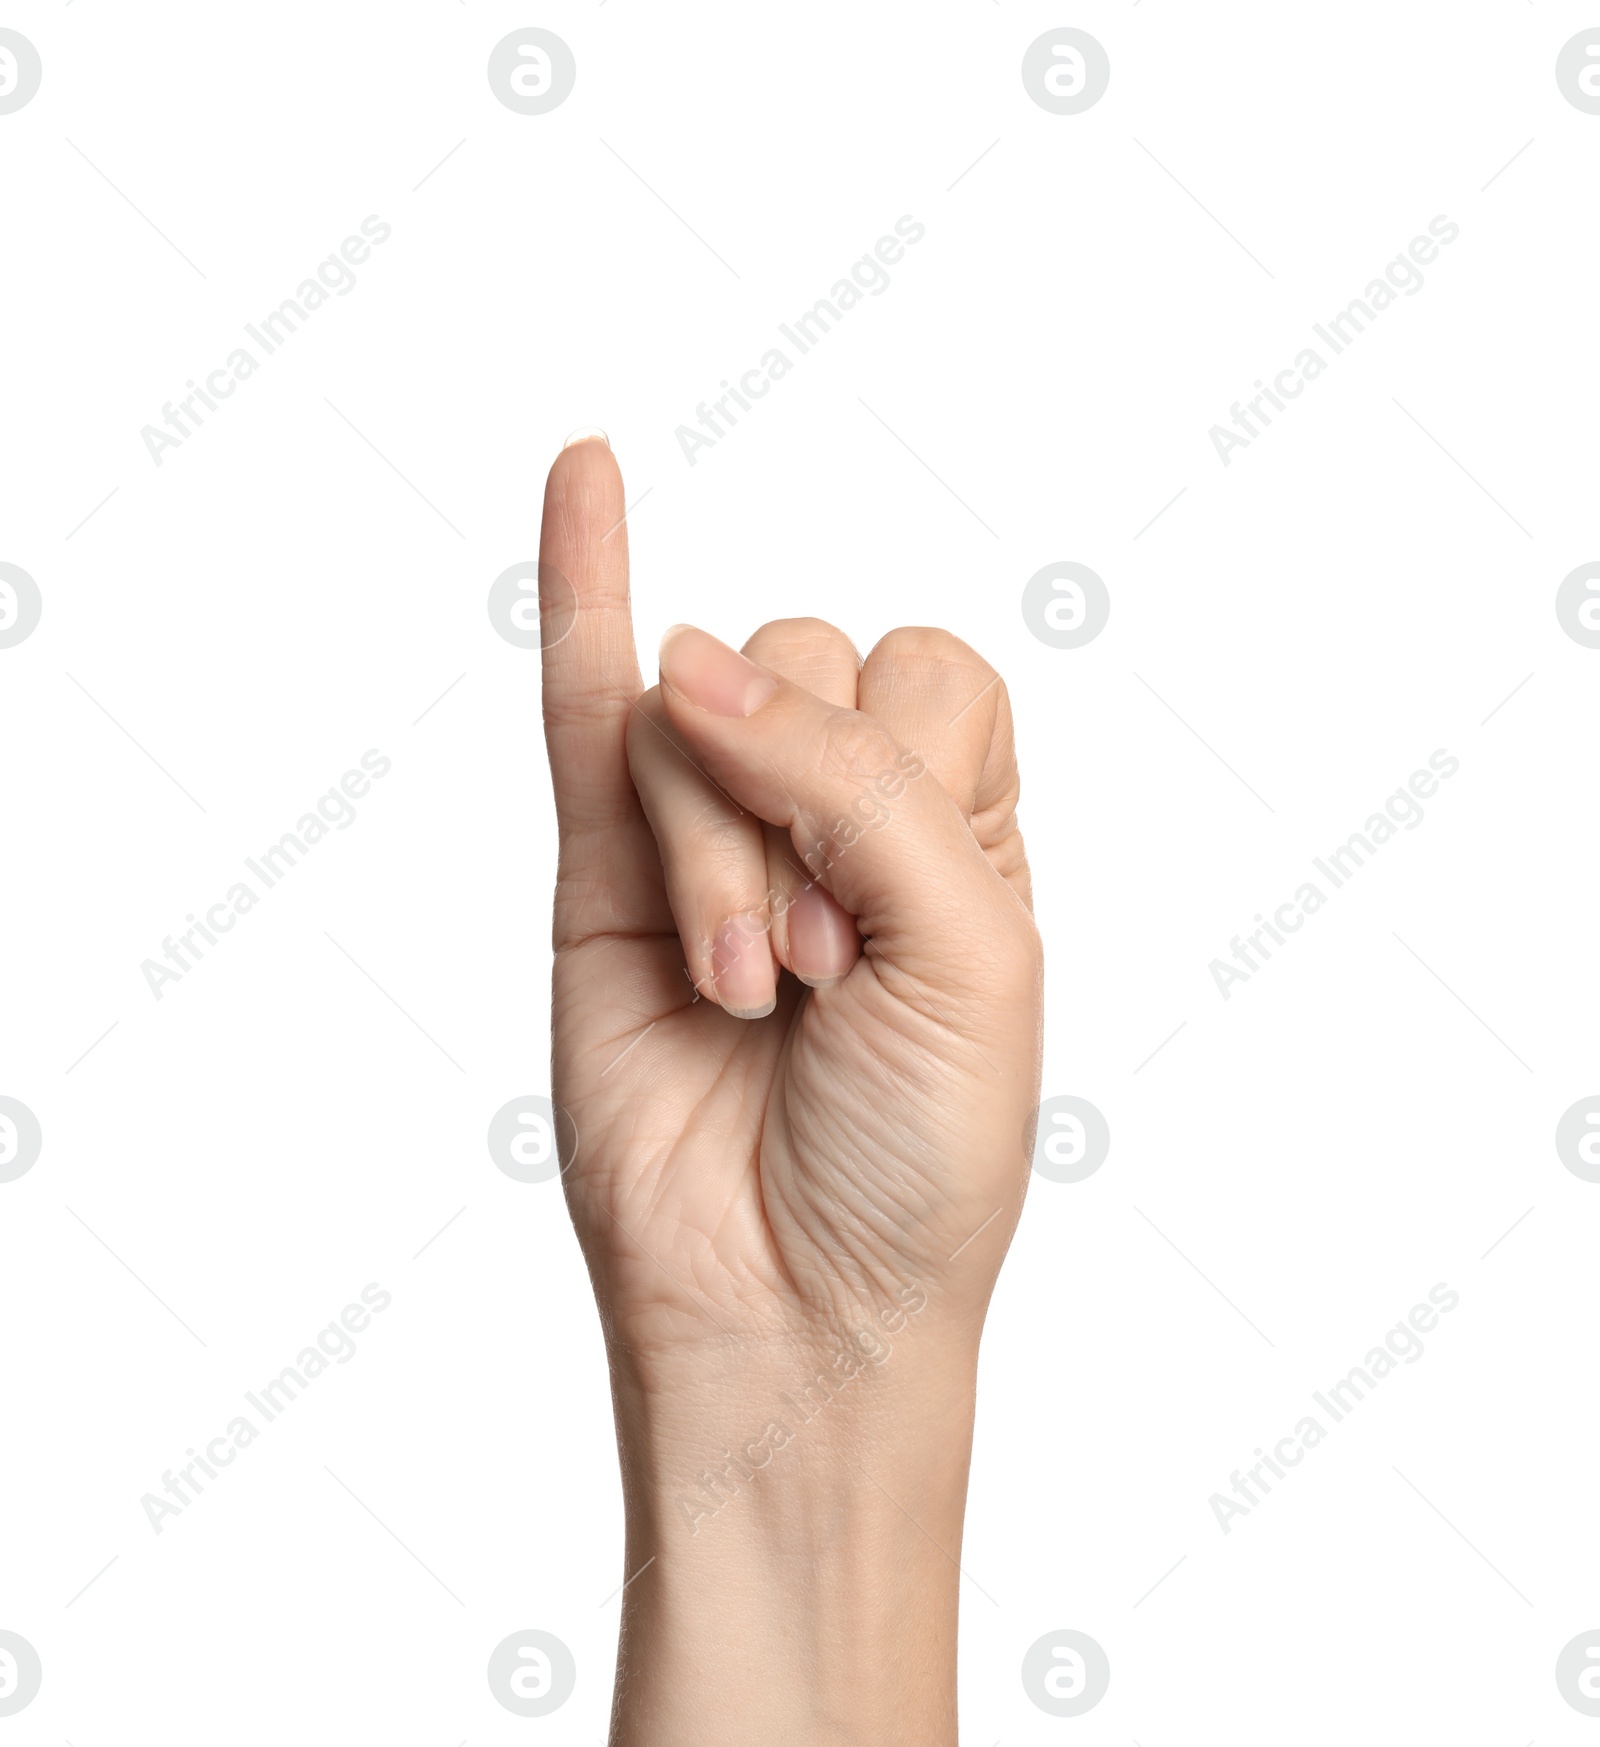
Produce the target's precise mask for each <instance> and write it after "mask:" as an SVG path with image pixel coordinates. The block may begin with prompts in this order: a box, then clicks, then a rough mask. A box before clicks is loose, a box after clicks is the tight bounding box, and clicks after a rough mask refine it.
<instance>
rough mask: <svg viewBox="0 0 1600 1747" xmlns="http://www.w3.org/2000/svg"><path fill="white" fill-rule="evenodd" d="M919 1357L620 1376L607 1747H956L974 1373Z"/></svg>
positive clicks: (966, 1364) (961, 1364)
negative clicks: (624, 1578)
mask: <svg viewBox="0 0 1600 1747" xmlns="http://www.w3.org/2000/svg"><path fill="white" fill-rule="evenodd" d="M917 1357H919V1358H921V1359H922V1360H923V1363H922V1364H921V1365H918V1366H914V1365H913V1355H912V1354H911V1353H906V1354H905V1355H904V1356H901V1355H900V1354H899V1353H896V1354H895V1355H894V1356H893V1360H892V1363H891V1362H885V1363H883V1364H881V1365H867V1366H863V1367H862V1369H861V1370H860V1371H859V1372H858V1373H857V1374H856V1375H855V1376H854V1377H852V1378H850V1379H848V1380H843V1381H841V1380H840V1378H839V1377H838V1375H837V1374H836V1373H830V1372H828V1371H827V1370H825V1369H824V1367H823V1366H822V1365H820V1364H816V1363H812V1362H809V1361H808V1362H799V1363H791V1364H785V1365H769V1364H766V1363H763V1364H761V1365H760V1366H758V1367H757V1368H756V1370H755V1372H754V1373H753V1374H750V1373H746V1374H745V1375H743V1376H742V1377H741V1378H740V1379H739V1380H738V1381H737V1382H734V1381H732V1379H731V1378H730V1379H728V1380H725V1381H717V1382H715V1383H708V1382H707V1380H706V1379H704V1378H703V1377H702V1378H697V1379H696V1380H695V1382H694V1383H693V1384H692V1385H685V1386H683V1387H680V1388H678V1389H676V1390H671V1391H663V1390H661V1389H659V1388H656V1387H651V1388H644V1387H642V1386H640V1385H639V1384H638V1383H637V1381H636V1380H633V1379H631V1378H629V1377H627V1376H626V1375H623V1376H620V1377H619V1379H618V1382H617V1391H616V1393H617V1406H618V1427H619V1445H620V1448H621V1453H622V1461H623V1474H624V1489H625V1493H626V1496H627V1511H628V1536H627V1572H628V1576H629V1578H630V1581H629V1583H628V1586H627V1588H626V1589H625V1591H624V1593H623V1614H622V1640H621V1647H620V1652H619V1658H618V1669H617V1697H616V1706H615V1714H614V1720H613V1734H612V1742H613V1747H748V1743H749V1742H751V1741H761V1742H763V1743H766V1744H768V1747H789V1744H791V1743H792V1744H793V1747H835V1744H837V1747H846V1744H850V1747H854V1744H855V1743H872V1744H873V1747H884V1744H888V1747H893V1744H895V1743H900V1742H904V1743H906V1744H907V1747H953V1744H954V1743H955V1740H956V1693H955V1670H956V1612H957V1602H958V1586H959V1584H960V1581H961V1577H960V1572H959V1570H958V1568H957V1564H956V1561H957V1560H958V1559H959V1558H960V1549H961V1524H962V1513H963V1509H964V1506H965V1499H966V1484H967V1468H968V1461H969V1456H970V1449H971V1435H972V1406H973V1387H972V1366H971V1363H970V1362H969V1361H968V1360H966V1359H962V1360H961V1361H958V1362H954V1363H945V1362H941V1363H940V1364H939V1365H938V1367H937V1374H936V1375H930V1370H932V1369H933V1368H932V1367H931V1366H930V1364H929V1363H928V1360H929V1358H930V1355H927V1354H920V1355H917ZM940 1357H941V1360H943V1359H944V1358H945V1355H942V1354H941V1355H940ZM896 1366H898V1367H899V1372H898V1374H896V1373H895V1367H896ZM819 1372H821V1373H822V1375H823V1378H824V1381H823V1382H820V1383H819V1382H818V1380H817V1378H818V1373H819Z"/></svg>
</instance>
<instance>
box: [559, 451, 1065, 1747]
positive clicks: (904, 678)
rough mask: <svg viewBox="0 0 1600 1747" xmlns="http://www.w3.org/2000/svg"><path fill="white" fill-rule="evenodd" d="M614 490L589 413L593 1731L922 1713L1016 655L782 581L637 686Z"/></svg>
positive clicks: (978, 1261) (562, 888)
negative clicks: (826, 610)
mask: <svg viewBox="0 0 1600 1747" xmlns="http://www.w3.org/2000/svg"><path fill="white" fill-rule="evenodd" d="M623 509H624V500H623V489H622V481H621V477H620V474H619V472H618V469H617V465H616V462H615V460H614V458H613V456H612V454H611V451H610V449H609V447H608V446H607V445H606V444H605V443H604V442H603V441H600V440H597V439H590V440H586V441H582V442H578V443H575V444H573V445H572V446H569V447H568V448H567V449H565V450H564V451H563V452H562V454H561V455H560V456H559V457H558V459H557V461H556V463H555V466H554V467H553V468H552V470H551V474H550V479H549V483H548V486H547V489H546V496H545V510H544V532H543V540H542V544H541V549H540V595H541V606H542V610H543V616H544V623H545V627H546V648H545V652H544V715H545V727H546V738H547V742H548V746H549V752H550V764H551V771H552V775H553V780H554V785H555V795H556V807H557V814H558V818H559V823H560V834H561V850H560V872H559V877H558V884H557V891H556V904H555V950H556V959H555V1004H554V1057H555V1080H554V1095H555V1100H556V1103H557V1105H558V1106H559V1107H560V1109H561V1110H562V1111H563V1112H564V1113H565V1116H566V1118H567V1119H568V1121H567V1122H564V1123H563V1124H562V1127H563V1130H564V1141H565V1151H564V1153H563V1161H562V1162H563V1168H564V1181H565V1183H566V1188H567V1194H568V1199H569V1201H570V1204H571V1207H572V1213H573V1218H574V1220H575V1223H576V1225H577V1228H578V1234H579V1238H580V1240H581V1242H582V1244H583V1248H584V1253H585V1255H586V1257H587V1259H588V1263H589V1268H590V1272H591V1275H592V1277H593V1280H594V1284H595V1292H596V1296H597V1298H598V1300H599V1305H600V1312H601V1317H602V1320H603V1323H604V1326H605V1330H606V1335H607V1341H608V1345H609V1349H610V1352H611V1355H612V1369H613V1381H614V1389H615V1394H616V1399H617V1410H618V1428H619V1441H620V1444H621V1448H622V1455H623V1467H624V1483H625V1488H626V1492H627V1497H628V1508H629V1553H628V1574H629V1576H630V1577H633V1578H634V1581H633V1582H631V1583H630V1584H629V1587H628V1590H627V1592H626V1595H625V1604H624V1605H625V1608H626V1610H627V1611H626V1614H625V1634H624V1647H623V1662H622V1671H621V1678H620V1680H619V1697H618V1720H617V1730H618V1732H617V1734H616V1736H615V1739H616V1740H617V1741H619V1742H629V1743H632V1742H643V1741H645V1740H648V1741H650V1742H651V1743H652V1747H671V1744H673V1743H676V1742H678V1741H680V1740H681V1741H683V1742H685V1743H688V1742H690V1741H693V1742H694V1744H695V1747H716V1744H717V1743H719V1742H722V1741H724V1740H726V1741H728V1742H730V1743H731V1742H734V1741H740V1742H744V1741H747V1740H748V1739H751V1738H754V1731H756V1730H757V1729H759V1730H760V1731H761V1738H762V1739H763V1740H764V1741H766V1742H778V1741H787V1740H791V1739H792V1740H794V1741H796V1742H799V1741H804V1742H807V1743H816V1742H821V1741H835V1740H837V1741H854V1740H857V1739H860V1740H868V1739H870V1740H872V1741H874V1742H877V1741H886V1740H895V1741H897V1740H901V1739H904V1740H906V1741H908V1742H910V1741H915V1742H917V1743H918V1747H934V1744H935V1743H937V1742H940V1741H943V1740H950V1741H953V1740H954V1738H955V1737H954V1719H953V1688H954V1673H953V1648H954V1646H953V1625H954V1596H955V1584H956V1582H957V1581H958V1578H957V1573H956V1568H955V1559H956V1558H957V1556H958V1554H957V1549H958V1547H959V1535H960V1515H961V1505H962V1500H963V1498H964V1489H965V1476H966V1464H967V1441H968V1438H969V1436H970V1417H971V1400H972V1388H973V1383H972V1378H973V1368H974V1365H975V1362H976V1352H977V1342H978V1336H979V1331H980V1329H981V1326H982V1322H983V1317H984V1312H985V1310H986V1307H987V1304H988V1300H989V1295H990V1291H991V1289H992V1287H993V1284H994V1279H995V1275H996V1273H997V1271H998V1268H999V1265H1000V1261H1001V1258H1002V1257H1003V1255H1004V1253H1005V1248H1006V1245H1007V1242H1008V1241H1009V1238H1010V1234H1011V1232H1012V1229H1013V1228H1014V1226H1015V1223H1016V1219H1017V1217H1018V1214H1019V1212H1020V1208H1021V1202H1022V1194H1023V1190H1024V1187H1025V1185H1026V1181H1027V1174H1028V1163H1029V1153H1030V1149H1031V1123H1032V1120H1033V1116H1034V1112H1035V1109H1036V1106H1037V1097H1038V1054H1039V1033H1040V950H1039V941H1038V936H1037V933H1036V931H1035V929H1034V926H1033V921H1032V918H1031V915H1030V910H1029V889H1028V871H1027V863H1026V861H1025V859H1024V855H1023V848H1022V840H1021V837H1020V835H1019V832H1018V827H1017V820H1016V812H1015V808H1016V801H1017V771H1016V763H1015V758H1014V753H1013V747H1012V737H1011V719H1010V711H1009V707H1008V704H1007V700H1006V694H1005V688H1004V686H1003V685H1002V683H1001V682H1000V679H999V677H998V676H997V675H996V674H995V673H994V672H993V671H992V670H991V669H990V668H989V667H988V666H987V665H986V664H985V663H984V662H983V661H982V659H981V658H980V657H978V656H977V655H975V654H974V653H973V652H972V651H971V650H970V649H969V648H968V647H967V646H966V645H965V644H964V643H962V642H960V641H959V640H958V639H957V638H955V637H953V636H951V635H949V634H948V633H945V632H942V631H930V630H921V629H916V630H899V631H894V632H891V633H890V634H889V635H888V636H887V637H885V638H884V639H883V640H882V641H881V642H880V643H879V644H878V645H877V647H876V648H875V649H874V650H873V651H872V653H871V654H870V655H869V656H868V657H867V659H866V661H865V662H864V663H863V662H862V661H860V659H859V658H858V656H857V655H856V652H855V649H854V648H853V647H852V645H851V643H850V640H849V638H848V637H847V636H846V635H845V634H844V633H843V632H842V631H838V630H835V629H834V628H833V627H832V626H830V625H826V624H824V623H822V622H821V621H819V620H815V619H788V620H779V621H776V622H774V623H771V624H767V625H765V626H763V627H762V628H761V629H760V630H758V631H756V632H755V634H754V635H753V636H752V637H751V638H750V639H749V641H748V642H747V643H746V644H745V646H744V647H745V653H744V654H743V655H740V654H737V653H736V652H735V651H734V650H732V649H730V648H728V647H726V646H725V645H723V644H721V643H719V642H717V641H716V640H715V639H714V638H712V637H710V636H709V635H707V634H706V633H705V632H703V631H698V630H693V629H690V628H687V627H678V628H677V629H676V630H675V631H673V632H671V633H669V634H668V636H667V638H666V640H665V641H664V643H663V645H662V651H661V657H660V665H661V683H660V685H659V686H658V687H654V688H652V689H651V690H649V691H648V692H647V691H645V690H644V687H643V684H642V682H641V680H640V677H639V670H638V666H637V663H636V660H635V655H634V646H633V630H632V623H631V619H630V613H629V599H628V560H627V533H626V529H625V527H624V526H623ZM785 973H789V974H785ZM808 985H809V986H808ZM907 1524H909V1525H910V1526H909V1527H907V1526H906V1525H907ZM647 1561H648V1562H650V1565H651V1567H653V1568H650V1569H649V1570H648V1574H644V1573H643V1572H641V1571H640V1568H641V1567H645V1566H646V1562H647ZM941 1562H942V1563H941ZM730 1591H731V1593H732V1600H733V1601H734V1602H736V1603H737V1606H736V1607H735V1608H734V1614H733V1616H732V1617H731V1618H730V1615H729V1607H730ZM896 1598H898V1613H899V1617H898V1619H893V1620H888V1621H885V1620H884V1619H883V1617H882V1616H883V1613H884V1610H885V1609H889V1610H890V1611H891V1612H893V1611H894V1610H895V1608H896V1605H897V1604H896ZM946 1616H948V1617H946ZM912 1648H915V1650H916V1652H917V1656H918V1660H919V1662H920V1663H921V1665H922V1666H921V1669H920V1678H919V1684H918V1689H917V1693H916V1694H914V1695H913V1694H906V1693H896V1692H895V1691H893V1690H892V1683H890V1684H889V1685H886V1684H885V1682H886V1680H887V1676H886V1674H885V1670H884V1668H883V1665H882V1660H881V1657H882V1655H883V1654H900V1653H901V1652H909V1651H910V1650H911V1649H912ZM929 1658H931V1659H932V1660H931V1663H930V1661H929ZM752 1659H754V1660H753V1661H752ZM941 1659H943V1661H944V1662H945V1663H946V1664H947V1665H944V1666H941V1665H940V1662H941ZM752 1666H759V1668H760V1669H761V1671H762V1672H761V1677H760V1680H759V1681H758V1682H757V1686H758V1687H759V1690H754V1689H752V1690H750V1691H742V1690H741V1689H740V1685H739V1680H738V1678H737V1673H738V1671H740V1670H744V1671H748V1670H749V1669H751V1667H752ZM707 1683H713V1684H714V1687H715V1690H713V1689H712V1685H708V1684H707ZM646 1712H648V1718H649V1720H648V1725H646V1723H645V1720H644V1718H645V1714H646Z"/></svg>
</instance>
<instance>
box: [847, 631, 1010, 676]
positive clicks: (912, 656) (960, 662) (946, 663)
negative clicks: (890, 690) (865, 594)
mask: <svg viewBox="0 0 1600 1747" xmlns="http://www.w3.org/2000/svg"><path fill="white" fill-rule="evenodd" d="M881 658H887V659H889V660H891V661H901V662H917V663H919V664H924V665H937V666H941V667H959V668H963V669H966V670H968V671H972V672H982V673H988V672H989V671H991V670H990V667H989V663H988V662H987V661H985V660H984V658H983V657H982V656H981V655H980V654H979V653H978V652H977V650H976V649H974V648H973V647H972V645H971V644H970V643H964V642H963V641H962V640H961V638H959V637H958V636H957V635H956V634H955V632H954V631H946V630H945V629H944V628H943V627H942V626H940V625H898V626H896V627H895V629H894V630H892V631H888V632H886V633H885V634H884V635H883V636H882V637H881V638H879V640H878V642H877V645H876V647H875V648H874V649H873V651H872V654H871V655H870V656H869V657H868V659H869V660H878V659H881Z"/></svg>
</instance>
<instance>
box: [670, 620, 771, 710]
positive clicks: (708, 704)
mask: <svg viewBox="0 0 1600 1747" xmlns="http://www.w3.org/2000/svg"><path fill="white" fill-rule="evenodd" d="M661 677H662V678H663V679H664V680H665V681H666V682H667V684H668V685H669V686H671V687H672V689H673V690H674V691H675V692H681V693H682V695H683V696H684V697H686V698H687V699H688V700H689V702H690V703H691V704H695V705H698V706H699V708H700V709H702V710H705V711H706V712H707V713H708V714H709V715H713V716H753V715H754V714H755V713H756V711H757V710H759V709H760V708H761V706H762V705H763V704H764V703H765V702H766V701H767V699H768V698H770V697H771V696H772V694H773V693H774V692H775V691H776V690H777V689H778V682H777V679H776V678H775V677H774V676H773V675H772V674H770V673H768V672H767V671H766V669H765V668H762V667H757V666H756V664H755V663H754V662H753V661H746V660H745V658H744V657H743V656H742V655H741V654H740V653H739V652H738V650H737V649H730V648H729V647H728V645H727V644H726V643H719V642H718V641H717V639H716V638H715V637H713V636H711V635H710V633H709V632H706V631H700V630H697V629H696V628H695V627H694V626H693V625H674V626H673V627H672V629H671V630H669V631H668V632H667V634H666V636H665V637H663V638H662V639H661Z"/></svg>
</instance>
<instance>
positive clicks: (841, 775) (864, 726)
mask: <svg viewBox="0 0 1600 1747" xmlns="http://www.w3.org/2000/svg"><path fill="white" fill-rule="evenodd" d="M818 750H819V754H820V764H821V770H822V775H823V777H824V778H825V779H828V780H831V781H834V782H850V783H862V782H871V781H872V780H873V779H874V778H875V777H878V776H881V775H883V774H884V773H885V772H887V771H890V770H893V769H894V768H895V766H896V764H897V763H898V761H899V759H900V756H901V750H900V746H899V744H898V742H897V741H896V740H895V737H894V736H893V735H892V734H891V733H890V732H889V730H888V729H887V728H885V727H884V726H883V725H882V723H880V722H878V721H876V720H875V719H874V718H873V717H871V716H867V715H863V714H862V712H861V711H860V710H832V711H830V712H829V713H828V716H827V719H826V721H825V723H824V724H823V730H822V744H821V746H820V747H819V749H818Z"/></svg>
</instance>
